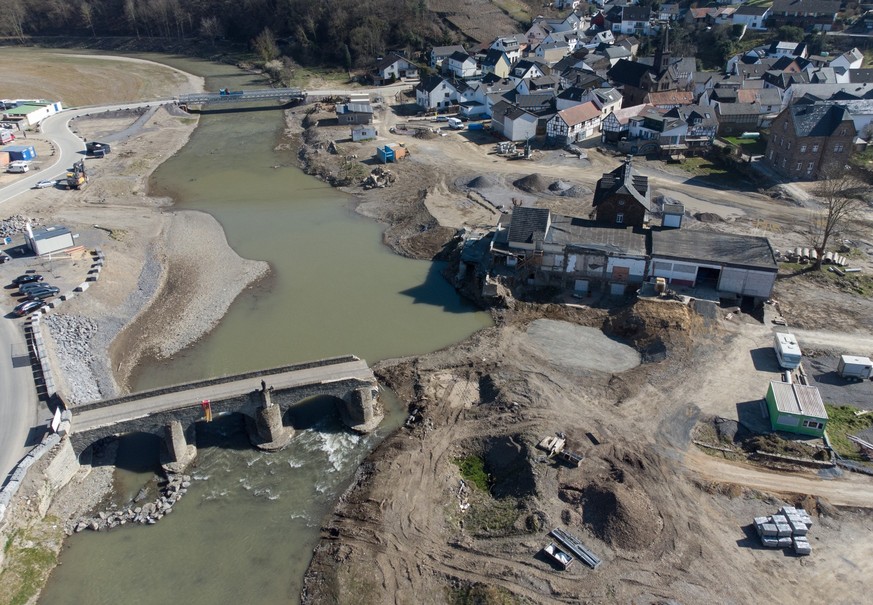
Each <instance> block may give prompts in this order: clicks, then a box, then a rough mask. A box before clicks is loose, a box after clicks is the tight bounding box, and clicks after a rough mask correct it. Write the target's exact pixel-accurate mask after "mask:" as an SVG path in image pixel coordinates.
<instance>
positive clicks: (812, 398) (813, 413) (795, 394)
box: [770, 381, 828, 420]
mask: <svg viewBox="0 0 873 605" xmlns="http://www.w3.org/2000/svg"><path fill="white" fill-rule="evenodd" d="M770 388H771V389H772V390H773V398H774V400H775V401H776V409H777V410H779V411H780V412H785V413H786V414H800V415H803V416H809V417H810V418H822V419H824V420H827V419H828V413H827V411H826V410H825V407H824V402H823V401H822V399H821V393H819V392H818V389H817V388H815V387H811V386H807V385H803V384H789V383H787V382H776V381H771V382H770Z"/></svg>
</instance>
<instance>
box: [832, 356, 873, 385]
mask: <svg viewBox="0 0 873 605" xmlns="http://www.w3.org/2000/svg"><path fill="white" fill-rule="evenodd" d="M837 373H838V374H839V375H840V376H841V377H843V378H857V379H858V380H866V379H868V378H870V376H873V362H871V361H870V358H869V357H858V356H857V355H840V363H839V365H838V366H837Z"/></svg>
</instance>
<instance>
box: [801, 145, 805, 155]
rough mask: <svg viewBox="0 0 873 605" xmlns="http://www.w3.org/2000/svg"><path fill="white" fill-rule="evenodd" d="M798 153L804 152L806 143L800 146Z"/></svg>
mask: <svg viewBox="0 0 873 605" xmlns="http://www.w3.org/2000/svg"><path fill="white" fill-rule="evenodd" d="M800 153H806V145H801V146H800Z"/></svg>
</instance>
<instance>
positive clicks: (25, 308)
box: [12, 300, 45, 317]
mask: <svg viewBox="0 0 873 605" xmlns="http://www.w3.org/2000/svg"><path fill="white" fill-rule="evenodd" d="M43 306H45V302H44V301H41V300H26V301H24V302H23V303H21V304H19V305H17V306H16V307H15V308H14V309H12V313H14V314H15V315H16V316H17V317H23V316H25V315H27V314H28V313H33V312H34V311H36V310H37V309H41V308H42V307H43Z"/></svg>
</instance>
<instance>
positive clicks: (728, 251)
mask: <svg viewBox="0 0 873 605" xmlns="http://www.w3.org/2000/svg"><path fill="white" fill-rule="evenodd" d="M652 256H653V257H660V258H673V259H677V260H683V259H684V260H693V261H697V262H710V263H720V264H724V265H733V266H738V267H750V268H755V269H763V270H766V271H769V272H776V271H777V270H778V266H777V264H776V258H775V257H774V256H773V248H772V247H771V246H770V241H769V240H768V239H767V238H766V237H754V236H751V235H735V234H733V233H716V232H711V231H688V230H686V229H665V230H663V231H662V230H656V229H653V230H652Z"/></svg>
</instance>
